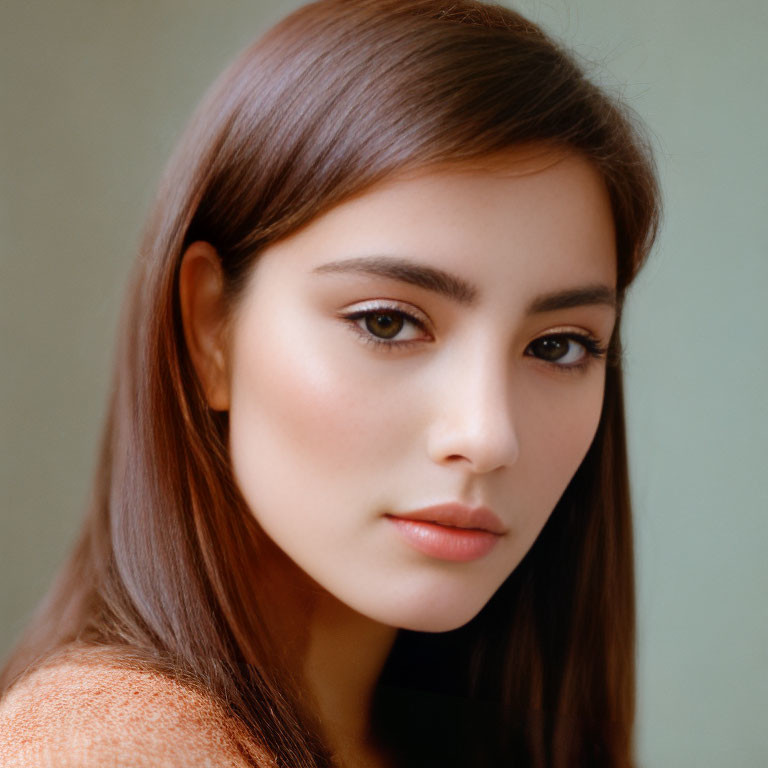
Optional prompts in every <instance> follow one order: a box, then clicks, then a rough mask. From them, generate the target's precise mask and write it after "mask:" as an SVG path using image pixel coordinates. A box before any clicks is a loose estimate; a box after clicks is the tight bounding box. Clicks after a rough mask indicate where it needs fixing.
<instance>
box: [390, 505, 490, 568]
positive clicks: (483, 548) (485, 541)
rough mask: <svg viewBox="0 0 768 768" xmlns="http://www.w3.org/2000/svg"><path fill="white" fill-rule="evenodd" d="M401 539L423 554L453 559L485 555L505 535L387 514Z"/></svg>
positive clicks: (440, 558) (462, 560) (455, 560)
mask: <svg viewBox="0 0 768 768" xmlns="http://www.w3.org/2000/svg"><path fill="white" fill-rule="evenodd" d="M385 517H386V518H387V519H388V520H390V521H391V522H392V523H393V525H394V527H395V530H396V531H397V533H398V535H399V536H400V537H401V540H403V541H404V542H406V543H407V544H408V545H410V546H411V547H412V548H413V549H415V550H417V551H418V552H421V553H422V554H424V555H427V556H429V557H432V558H435V559H438V560H448V561H453V562H468V561H471V560H478V559H480V558H482V557H485V555H487V554H488V553H489V552H490V551H491V550H492V549H493V548H494V547H495V546H496V544H497V543H498V542H499V540H500V539H501V538H502V535H501V534H497V533H491V532H490V531H487V530H485V529H482V528H466V527H461V526H457V525H446V524H444V523H438V522H434V521H431V520H414V519H410V518H407V517H403V516H396V515H385Z"/></svg>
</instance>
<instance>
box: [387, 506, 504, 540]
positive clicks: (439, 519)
mask: <svg viewBox="0 0 768 768" xmlns="http://www.w3.org/2000/svg"><path fill="white" fill-rule="evenodd" d="M387 517H393V518H397V519H400V520H413V521H420V522H424V523H433V524H434V525H437V526H440V527H443V528H452V529H461V530H466V531H481V532H484V533H491V534H494V535H496V536H503V535H504V534H505V533H507V528H506V527H505V525H504V524H503V523H502V521H501V520H500V518H499V517H498V515H496V514H495V513H494V512H493V511H492V510H491V509H489V508H488V507H468V506H466V505H465V504H460V503H457V502H450V503H448V504H436V505H434V506H431V507H424V508H422V509H416V510H413V511H410V512H395V513H392V514H388V515H387Z"/></svg>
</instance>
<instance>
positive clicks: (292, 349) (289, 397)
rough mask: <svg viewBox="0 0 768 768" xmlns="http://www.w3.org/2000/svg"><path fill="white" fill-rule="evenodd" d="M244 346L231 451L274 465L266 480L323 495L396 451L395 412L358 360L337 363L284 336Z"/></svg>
mask: <svg viewBox="0 0 768 768" xmlns="http://www.w3.org/2000/svg"><path fill="white" fill-rule="evenodd" d="M244 341H245V343H243V345H242V346H241V348H240V350H239V354H238V355H237V357H236V359H237V360H238V363H239V367H238V368H237V369H236V370H235V371H234V377H233V389H232V400H233V406H232V414H231V419H230V429H231V430H232V446H233V451H239V452H240V454H241V455H242V454H249V455H251V456H253V457H254V461H256V460H260V461H261V462H262V465H267V466H271V467H272V474H271V476H268V477H267V478H266V480H268V481H270V480H271V479H272V477H276V476H279V477H280V478H281V479H282V480H283V481H284V482H293V483H294V484H295V483H296V482H299V483H300V482H302V479H303V480H305V481H307V480H309V479H310V478H314V479H315V482H314V487H315V488H316V489H318V490H320V489H321V488H322V487H325V486H327V485H329V484H331V483H333V484H337V483H338V482H339V481H341V482H343V483H347V482H354V479H355V477H356V476H357V474H359V472H358V473H356V472H355V468H360V471H362V472H364V473H365V472H368V473H370V472H371V471H372V470H375V468H376V466H377V465H380V461H381V460H383V457H384V456H385V455H389V454H390V453H391V450H390V448H388V447H387V446H388V443H389V441H388V439H387V438H388V436H389V437H390V438H393V439H395V435H393V434H392V430H393V426H392V420H391V412H390V411H389V410H388V409H387V408H386V407H384V408H382V402H381V399H380V394H379V393H378V392H377V391H376V389H375V388H371V387H367V386H365V384H364V382H365V377H364V376H363V375H362V372H361V371H360V370H358V369H356V368H355V367H354V356H353V355H348V356H347V357H346V358H345V359H339V356H338V354H337V353H336V352H335V351H334V350H333V349H331V348H329V347H327V346H326V347H320V346H318V345H317V344H312V343H307V342H306V341H304V342H303V343H301V342H297V341H296V340H295V339H293V340H292V341H287V340H286V337H285V336H283V337H282V339H278V338H277V337H273V340H272V341H273V342H274V343H271V342H270V340H269V339H266V340H265V339H263V338H262V339H261V340H260V341H259V343H258V344H256V343H253V342H252V341H251V340H244ZM352 343H354V342H352ZM262 361H269V364H268V365H264V364H262ZM350 361H352V362H350ZM387 424H389V427H390V430H389V432H387V431H386V425H387ZM398 442H400V443H401V439H400V440H398ZM400 447H401V448H402V445H401V446H400ZM256 471H258V470H256ZM307 491H309V492H311V491H312V488H307ZM336 492H338V488H337V489H336Z"/></svg>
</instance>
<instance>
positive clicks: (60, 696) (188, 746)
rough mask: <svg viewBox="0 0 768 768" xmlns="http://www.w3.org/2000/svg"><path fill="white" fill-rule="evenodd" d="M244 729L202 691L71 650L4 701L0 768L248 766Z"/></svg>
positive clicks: (16, 686)
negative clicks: (240, 744) (242, 738)
mask: <svg viewBox="0 0 768 768" xmlns="http://www.w3.org/2000/svg"><path fill="white" fill-rule="evenodd" d="M240 727H241V726H239V724H238V723H237V722H236V721H235V720H234V719H233V718H232V717H231V716H228V715H227V714H226V713H225V712H223V711H222V710H221V708H220V707H219V706H217V705H216V704H215V703H214V702H213V701H212V700H211V699H209V698H208V697H206V696H205V694H203V693H201V692H199V691H196V690H193V689H192V688H190V687H187V686H185V685H182V684H181V683H178V682H176V681H174V680H171V679H169V678H167V677H166V676H164V675H161V674H159V673H157V672H151V671H146V670H139V669H129V668H125V667H117V666H114V665H111V664H109V663H105V662H104V661H103V660H96V659H94V658H93V657H91V656H89V655H88V654H83V655H82V656H78V655H77V654H71V653H70V654H66V655H64V656H62V657H57V658H56V659H54V660H52V661H50V662H47V663H44V664H43V665H42V666H40V667H38V668H36V669H34V670H33V671H31V672H30V673H28V674H26V675H25V676H23V677H22V678H20V679H19V680H17V681H16V682H15V683H14V684H13V685H12V686H11V687H10V689H9V690H8V691H7V692H6V694H5V696H4V697H3V699H2V700H0V765H2V766H3V768H245V767H246V766H248V765H252V763H249V762H248V761H247V759H246V758H245V757H244V756H243V754H242V751H241V749H240V748H239V747H238V745H237V739H236V735H237V733H238V732H239V731H238V729H239V728H240ZM251 756H252V757H253V758H255V759H257V760H258V764H259V765H262V766H265V767H267V766H272V765H273V763H272V762H271V761H270V760H268V759H267V758H265V757H264V756H263V755H256V754H254V753H251Z"/></svg>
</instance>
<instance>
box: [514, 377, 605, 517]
mask: <svg viewBox="0 0 768 768" xmlns="http://www.w3.org/2000/svg"><path fill="white" fill-rule="evenodd" d="M568 375H571V374H568ZM566 383H567V382H566ZM603 388H604V385H603V374H602V371H595V372H594V373H591V374H589V377H588V378H587V379H585V380H584V381H582V382H578V383H576V385H574V386H571V385H569V391H568V395H567V396H563V395H562V393H561V394H559V395H558V396H554V394H552V395H551V396H549V397H547V396H546V391H545V394H544V396H541V393H539V396H538V397H535V398H533V399H532V401H531V402H532V407H530V408H528V409H527V410H526V412H525V417H524V420H523V422H522V424H521V427H520V432H521V435H520V442H521V459H522V461H521V462H520V466H519V467H518V468H517V469H518V471H520V472H521V473H523V474H524V475H525V476H526V477H527V478H528V481H527V483H526V486H527V488H528V490H529V492H530V493H531V495H532V496H531V499H530V501H531V503H530V506H529V509H531V510H536V518H537V519H536V520H535V521H532V522H533V525H534V526H536V525H539V526H541V525H543V524H544V522H546V519H547V517H548V516H549V514H550V513H551V512H552V510H553V509H554V506H555V505H556V504H557V501H558V500H559V499H560V497H561V496H562V494H563V492H564V491H565V489H566V487H567V485H568V483H569V482H570V481H571V479H572V477H573V475H574V474H575V473H576V470H577V469H578V468H579V465H580V464H581V462H582V460H583V459H584V456H585V455H586V453H587V451H588V449H589V446H590V445H591V444H592V440H593V439H594V436H595V432H596V431H597V426H598V423H599V420H600V413H601V409H602V401H603Z"/></svg>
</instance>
